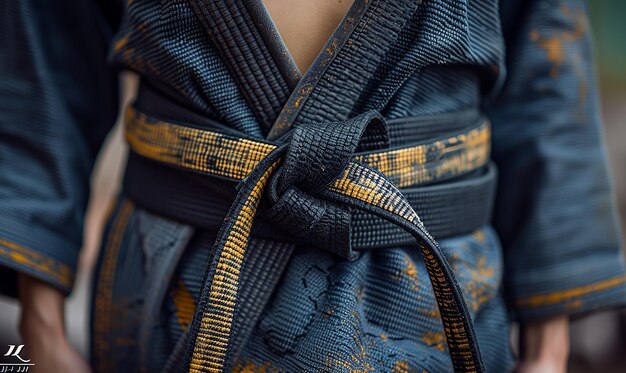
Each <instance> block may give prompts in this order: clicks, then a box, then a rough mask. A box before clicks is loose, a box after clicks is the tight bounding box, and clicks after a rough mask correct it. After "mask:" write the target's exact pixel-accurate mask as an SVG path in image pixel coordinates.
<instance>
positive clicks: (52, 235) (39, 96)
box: [0, 0, 118, 296]
mask: <svg viewBox="0 0 626 373" xmlns="http://www.w3.org/2000/svg"><path fill="white" fill-rule="evenodd" d="M109 3H113V2H109ZM103 4H104V2H103ZM116 14H117V11H116V9H114V8H113V7H111V6H109V7H108V8H107V10H106V11H104V10H103V9H102V8H101V7H100V6H99V5H98V4H96V3H94V2H93V1H87V0H68V1H49V0H3V1H0V292H1V293H2V294H5V295H12V296H14V295H15V294H16V278H17V276H16V274H17V272H23V273H27V274H29V275H31V276H34V277H36V278H39V279H41V280H43V281H46V282H48V283H50V284H51V285H53V286H55V287H56V288H58V289H60V290H61V291H63V292H64V293H66V294H67V293H69V291H70V290H71V287H72V282H73V277H74V271H75V268H76V262H77V256H78V253H79V249H80V247H81V243H82V225H83V217H84V211H85V206H86V203H87V199H88V191H89V177H90V172H91V169H92V165H93V162H94V158H95V156H96V153H97V151H98V149H99V147H100V145H101V143H102V141H103V138H104V137H105V136H106V134H107V132H108V130H109V129H110V127H111V126H112V124H113V123H114V121H115V116H116V114H117V101H118V97H117V96H118V92H117V78H116V75H115V74H114V73H113V72H112V71H111V70H110V69H109V68H108V67H107V63H106V57H107V56H106V54H107V49H108V48H107V44H108V41H109V40H110V39H111V36H112V35H111V32H112V27H113V24H114V22H115V19H116V18H115V17H116Z"/></svg>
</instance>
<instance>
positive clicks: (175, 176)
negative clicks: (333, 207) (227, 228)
mask: <svg viewBox="0 0 626 373" xmlns="http://www.w3.org/2000/svg"><path fill="white" fill-rule="evenodd" d="M496 178H497V172H496V168H495V166H494V165H493V164H488V165H487V166H485V167H484V168H481V169H479V170H476V171H475V172H473V173H472V174H471V175H468V176H465V177H463V178H461V179H460V180H452V181H448V182H445V183H442V184H434V185H425V186H417V187H412V188H404V189H401V191H402V193H403V194H404V196H405V197H406V199H407V201H408V202H409V203H410V204H411V206H412V207H413V209H414V210H415V211H416V212H417V213H418V214H419V216H420V217H421V218H422V221H423V222H424V225H425V226H426V227H427V228H428V231H429V232H430V233H431V234H432V235H433V236H434V237H435V238H437V239H443V238H447V237H454V236H458V235H461V234H465V233H470V232H473V231H475V230H476V229H479V228H481V227H483V226H484V225H485V224H488V223H489V221H490V219H491V211H492V205H493V200H494V196H495V187H496ZM123 188H124V194H125V195H127V196H128V197H130V198H131V199H132V200H133V201H134V202H135V203H136V204H137V205H138V206H141V207H142V208H144V209H146V210H149V211H152V212H154V213H156V214H159V215H162V216H166V217H169V218H171V219H174V220H177V221H180V222H183V223H185V224H190V225H193V226H196V227H199V228H203V229H208V230H213V231H217V230H218V229H219V227H220V226H221V225H222V223H223V221H224V217H225V216H226V214H227V213H228V208H229V205H228V204H227V203H225V201H231V200H232V199H233V198H234V196H235V192H236V190H235V184H234V183H232V182H228V181H224V180H217V179H207V178H206V177H205V176H202V175H198V174H195V173H191V172H188V171H185V170H182V169H180V168H176V167H171V166H168V165H164V164H160V163H157V162H154V161H151V160H148V159H146V158H143V157H141V156H139V155H137V154H136V153H134V152H131V153H130V155H129V159H128V164H127V167H126V175H125V178H124V186H123ZM352 229H353V231H352V237H351V242H352V247H353V249H355V250H367V249H377V248H385V247H394V246H405V245H411V244H413V243H414V241H415V239H414V238H413V237H412V236H411V235H410V234H408V233H407V232H405V231H404V230H403V229H401V228H399V227H397V226H396V225H394V224H391V223H389V222H388V221H386V220H384V219H382V218H380V217H378V216H376V215H372V214H370V213H366V212H363V211H361V210H355V211H353V212H352ZM253 234H254V235H255V236H258V237H262V238H273V239H279V240H287V241H289V240H296V239H295V238H293V237H290V236H289V235H288V234H285V233H284V232H281V231H280V230H278V229H275V228H273V227H272V224H271V223H270V222H268V221H267V220H265V219H263V216H262V212H261V216H260V217H259V219H258V220H257V221H256V224H255V226H254V228H253ZM296 242H297V240H296Z"/></svg>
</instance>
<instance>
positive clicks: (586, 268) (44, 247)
mask: <svg viewBox="0 0 626 373" xmlns="http://www.w3.org/2000/svg"><path fill="white" fill-rule="evenodd" d="M357 1H360V0H357ZM370 2H371V3H373V4H377V5H380V4H382V5H385V3H386V2H384V1H375V0H370ZM387 4H388V3H387ZM500 5H501V7H500ZM121 8H122V5H121V4H120V2H114V1H108V2H105V1H99V2H96V1H91V2H90V1H86V0H71V1H69V0H68V1H65V2H63V4H57V3H52V2H50V1H43V0H5V1H2V2H1V3H0V212H1V213H0V265H1V266H2V267H1V268H0V284H1V286H2V288H3V291H4V292H6V293H9V294H10V293H14V291H15V271H22V272H26V273H29V274H31V275H33V276H36V277H38V278H40V279H42V280H44V281H47V282H49V283H51V284H52V285H54V286H56V287H58V288H59V289H61V290H63V291H64V292H69V291H70V289H71V285H72V279H73V273H74V270H75V266H76V258H77V255H78V252H79V249H80V246H81V237H82V220H83V217H84V209H85V204H86V201H87V196H88V189H89V175H90V171H91V167H92V164H93V160H94V158H95V156H96V154H97V152H98V149H99V147H100V144H101V143H102V141H103V139H104V137H105V136H106V134H107V132H108V131H109V129H110V127H111V126H112V124H113V122H114V117H115V114H116V112H117V84H116V83H117V78H116V75H115V73H114V71H113V69H112V68H111V65H112V66H114V67H115V68H117V69H128V70H132V71H135V72H136V73H138V74H139V75H140V76H141V78H142V82H143V84H148V85H150V86H152V87H154V88H155V89H156V90H158V91H160V92H161V93H162V94H163V95H164V96H165V97H168V98H169V99H171V100H172V102H175V103H176V104H178V105H180V107H181V108H184V109H185V110H186V111H187V112H188V113H192V114H193V115H195V116H198V117H206V118H211V119H214V120H217V121H220V122H222V123H225V124H226V125H227V126H229V127H231V128H232V129H234V130H236V131H240V132H242V133H245V134H247V135H249V136H253V137H259V138H260V137H262V136H263V135H264V134H265V133H266V129H265V128H264V127H263V126H262V125H261V124H260V123H259V121H258V119H257V118H258V115H259V114H258V112H256V111H255V110H253V108H251V107H250V106H249V104H248V103H247V101H246V95H245V94H244V93H242V92H241V91H240V88H239V86H238V85H237V83H236V81H235V80H234V79H233V78H232V76H231V71H230V70H229V69H228V68H227V65H226V64H225V62H224V61H223V60H222V59H221V57H220V53H218V51H217V50H216V48H215V47H214V46H213V45H212V44H211V42H210V41H209V39H208V35H207V34H206V33H205V32H204V30H203V27H202V25H201V22H200V21H199V20H198V18H197V15H196V14H195V13H194V11H193V9H192V8H191V6H190V5H189V2H188V1H187V0H171V1H151V0H134V1H131V2H129V4H128V5H127V6H126V11H125V15H124V17H123V19H122V18H120V16H121V11H120V10H121ZM261 10H262V9H261ZM261 10H259V11H261ZM258 16H259V19H265V21H267V19H266V18H263V17H264V16H263V15H262V14H258ZM120 21H121V22H120ZM379 21H380V22H381V24H384V21H385V20H379ZM264 27H267V23H264ZM388 27H391V26H388ZM113 33H116V36H115V37H114V38H113ZM279 47H280V45H278V46H277V45H274V46H273V47H272V48H278V49H280V48H279ZM272 48H270V52H272V51H273V50H274V49H272ZM107 53H109V61H110V63H111V65H109V64H107V63H106V55H107ZM273 56H274V59H277V60H278V59H279V58H278V57H276V56H275V53H273ZM283 57H284V58H287V59H288V56H287V57H285V56H284V55H283ZM349 57H350V55H349V54H348V55H347V56H346V58H348V59H347V61H348V62H347V65H346V66H351V68H352V69H354V71H357V72H358V64H352V65H351V64H350V63H352V62H351V61H350V59H349ZM376 58H377V60H379V61H378V62H379V63H378V64H377V65H376V66H375V69H373V70H371V71H370V70H368V71H367V74H368V76H369V78H368V80H367V82H366V84H364V85H362V86H359V87H353V86H351V84H350V81H351V80H350V75H349V74H353V73H354V72H353V70H346V73H345V74H346V76H343V75H342V73H343V71H342V70H341V69H336V70H337V71H335V70H332V69H331V70H329V71H330V74H332V75H330V76H331V77H332V78H333V79H334V83H335V84H330V83H328V82H330V81H332V80H333V79H329V80H328V82H326V83H324V84H326V85H324V84H322V85H320V87H323V89H320V90H319V91H314V92H313V93H312V94H311V96H310V97H309V100H310V102H308V103H307V104H306V105H311V109H309V110H305V111H304V113H305V114H303V120H304V119H306V120H307V121H319V120H321V119H328V118H325V116H327V115H335V116H341V115H344V116H356V115H358V114H361V113H363V112H365V111H367V110H369V109H377V110H380V111H381V112H382V113H383V115H384V116H385V118H386V119H401V118H406V117H422V116H429V115H440V114H446V113H455V112H461V111H466V110H477V109H480V110H483V111H484V112H486V113H487V115H488V116H489V117H490V118H491V120H492V129H493V158H494V160H495V162H496V163H497V165H498V166H499V174H500V183H499V186H498V200H497V203H496V208H495V214H494V218H493V226H494V227H495V230H494V229H492V228H491V227H489V226H487V227H485V228H483V229H481V230H479V231H477V232H475V233H474V234H473V235H466V236H461V237H455V238H451V239H447V240H444V241H442V242H441V245H442V247H443V248H444V251H445V252H446V255H447V256H448V259H449V260H450V262H451V263H452V264H453V267H454V268H455V271H457V274H458V275H457V276H458V277H459V279H460V283H461V287H462V288H463V290H464V293H465V295H466V297H467V299H468V303H469V304H470V305H471V306H472V308H473V312H474V314H473V317H474V322H475V327H476V331H477V334H478V339H479V342H480V344H481V350H482V352H483V355H484V358H485V363H486V365H487V368H488V369H489V370H492V371H503V370H506V369H507V368H508V367H509V366H510V363H511V360H510V352H509V349H508V346H507V341H508V339H507V333H508V327H507V325H508V321H509V315H511V316H512V317H514V318H516V319H519V320H532V319H541V318H546V317H550V316H552V315H555V314H564V313H565V314H581V313H584V312H588V311H592V310H597V309H602V308H606V307H613V306H623V305H624V304H626V277H625V275H624V261H623V258H622V255H621V253H620V243H619V239H618V236H619V235H618V229H617V225H616V218H615V215H616V213H615V208H614V202H613V196H612V193H611V187H610V182H609V176H608V171H607V166H606V156H605V154H604V149H603V144H602V140H601V122H600V119H599V112H598V110H599V107H598V95H597V86H596V83H595V77H594V73H593V65H592V56H591V50H590V43H589V27H588V22H587V17H586V8H585V5H584V2H583V1H582V0H532V1H522V0H515V1H513V0H508V1H502V2H501V4H499V2H498V1H497V0H472V1H469V0H467V1H456V0H424V1H422V2H421V3H420V4H419V5H418V6H417V8H416V11H415V13H414V14H413V15H412V16H411V19H410V20H409V21H408V22H407V24H406V25H405V26H404V27H403V28H402V30H400V32H399V35H398V38H397V39H396V40H395V41H394V45H392V46H390V47H389V48H388V52H387V53H385V54H384V55H380V56H377V57H376ZM278 63H279V64H280V63H282V67H283V69H281V71H288V69H284V67H285V66H287V65H288V64H289V61H282V62H280V61H279V62H278ZM355 66H356V67H355ZM298 78H299V76H298ZM305 78H306V75H305ZM327 83H328V84H327ZM336 87H341V90H343V91H345V92H349V93H350V95H346V97H341V98H342V99H345V100H351V105H352V108H351V112H349V113H347V112H345V113H344V112H336V110H334V109H333V107H332V105H333V100H335V99H337V96H336V95H334V93H333V94H330V93H329V92H333V89H336ZM341 90H340V93H341ZM353 91H354V92H353ZM173 119H176V118H173ZM337 119H346V118H330V120H328V121H335V120H337ZM391 133H394V131H393V130H392V131H391ZM401 141H402V139H394V138H392V139H391V142H392V143H399V142H401ZM219 187H220V188H221V187H223V185H221V184H220V186H219ZM209 188H210V187H209ZM216 188H217V186H216ZM125 206H127V205H124V204H120V206H118V208H117V210H116V212H115V213H114V215H113V216H114V217H116V216H117V217H119V216H121V217H122V218H125V219H126V218H127V219H129V220H128V221H126V220H125V219H122V221H123V222H125V224H122V225H123V226H124V230H123V234H122V233H119V234H121V235H122V236H123V237H124V240H122V242H121V243H120V244H121V248H120V246H117V249H115V250H114V251H115V252H117V250H119V253H120V254H119V255H120V257H121V258H122V257H123V258H128V260H126V261H120V262H119V263H124V264H125V266H122V265H121V264H120V267H119V268H118V271H117V275H116V276H117V277H116V280H115V281H117V282H115V281H114V282H115V284H116V285H115V286H112V287H111V288H110V291H112V292H113V293H114V294H113V295H112V296H113V298H114V299H117V300H119V299H122V300H125V301H124V302H121V301H120V302H121V303H120V304H122V305H124V304H125V305H127V306H128V307H120V308H118V309H117V312H118V313H115V312H114V311H110V312H112V313H111V314H110V315H109V317H113V318H116V317H119V319H118V320H119V321H120V322H119V323H118V324H116V325H113V326H111V325H109V327H110V328H109V329H107V325H104V326H102V325H103V324H102V323H100V324H98V322H99V321H98V320H99V319H98V318H96V319H94V325H96V324H98V325H100V326H99V328H100V329H98V328H96V329H95V330H96V331H99V332H103V333H104V334H105V337H106V338H109V339H107V341H108V343H109V344H108V346H109V347H107V348H108V349H107V348H105V349H103V350H102V351H101V352H99V353H100V354H101V355H97V356H96V357H97V358H100V360H98V361H99V362H100V363H99V364H103V365H102V366H99V367H98V366H97V368H98V370H99V371H112V370H110V369H109V368H111V367H117V368H118V370H117V371H121V370H120V369H122V368H121V367H125V369H128V371H135V368H136V367H137V366H139V364H147V365H148V366H149V369H148V368H146V369H147V370H155V369H159V368H160V367H162V366H163V364H165V363H166V360H167V358H168V356H169V355H170V354H171V351H172V349H174V346H175V345H176V342H177V341H178V340H180V338H182V335H183V334H184V328H185V327H186V325H187V324H186V322H187V321H188V320H187V318H185V317H184V316H185V313H184V312H181V307H180V306H181V304H180V303H177V300H180V294H181V292H183V293H184V291H183V290H181V289H188V290H187V291H188V294H189V296H188V297H187V296H186V295H185V296H183V298H184V299H185V300H186V301H189V300H190V301H189V302H190V303H189V302H188V303H184V304H186V305H189V304H191V305H192V308H193V300H194V299H197V298H198V292H199V290H200V283H201V282H202V278H201V276H202V272H203V270H204V267H205V265H206V261H207V259H206V258H208V257H210V246H211V243H212V242H211V241H210V237H212V236H211V234H210V233H206V232H205V233H202V234H203V235H204V236H195V238H194V240H191V244H189V245H188V247H187V249H186V251H185V253H184V254H180V255H182V259H181V260H180V263H179V265H178V268H177V269H176V271H175V273H174V274H172V275H171V277H172V278H171V279H168V282H167V283H161V284H158V285H159V286H161V287H166V288H167V289H168V291H167V292H166V293H165V294H164V295H162V296H160V298H159V297H156V296H154V299H156V298H159V299H162V303H161V304H160V310H159V312H158V315H157V316H155V318H156V319H157V321H155V322H154V324H150V325H147V326H145V327H144V329H142V330H145V331H148V332H149V333H152V335H153V336H154V338H148V337H145V336H144V337H142V338H143V339H142V341H143V342H144V343H147V344H148V346H143V347H141V348H143V349H144V350H141V351H152V352H154V356H150V355H148V356H149V357H145V356H144V357H143V358H140V357H139V356H141V353H140V350H139V348H140V347H139V346H137V345H135V344H133V343H128V338H130V336H132V335H133V333H134V330H135V329H134V328H135V327H136V326H134V324H133V323H134V322H136V321H137V320H139V319H141V315H143V314H145V312H146V311H145V310H143V309H141V307H138V306H137V304H139V303H140V302H141V301H142V300H144V296H147V295H146V294H147V293H146V292H145V288H144V287H147V286H153V285H155V284H156V283H155V282H152V283H146V279H144V277H142V276H139V274H140V273H142V272H141V271H142V270H145V269H146V268H157V267H158V266H157V267H152V266H148V264H146V261H145V260H146V258H152V257H155V255H156V254H155V253H154V252H153V251H151V250H149V249H145V248H146V247H148V248H149V247H153V246H154V245H157V246H158V244H157V243H154V242H152V241H150V242H148V241H145V242H144V241H142V239H143V238H145V237H147V236H154V237H161V238H162V236H159V235H158V234H157V232H156V231H155V230H156V229H163V228H162V227H163V226H164V225H165V226H168V227H169V226H171V227H173V228H171V230H170V231H168V232H167V233H168V234H169V235H170V236H171V242H173V244H172V247H173V246H176V245H179V246H180V245H182V244H181V243H182V242H183V241H184V240H185V239H189V237H188V236H189V235H190V232H191V231H193V227H189V226H185V225H182V224H178V223H175V222H167V221H165V219H163V218H162V217H158V216H150V217H145V218H141V217H137V215H145V216H148V215H149V214H148V213H147V212H145V211H143V210H141V209H139V208H132V209H131V208H130V207H125ZM128 214H130V215H128ZM127 215H128V216H127ZM129 216H131V217H129ZM141 219H143V220H144V221H149V222H150V224H147V223H141V224H140V223H137V222H138V221H141ZM153 220H154V221H158V222H160V223H154V222H153ZM118 221H119V219H118ZM164 221H165V222H164ZM120 224H121V223H120ZM126 226H128V227H127V228H126ZM112 227H115V222H112ZM142 227H143V228H142ZM159 227H161V228H159ZM120 229H121V228H120ZM113 231H115V230H114V229H113ZM496 233H497V234H496ZM116 237H118V236H117V235H113V236H111V238H109V239H108V241H107V242H114V243H115V242H117V241H116V240H117V238H116ZM198 237H200V238H198ZM207 237H209V238H207ZM498 237H499V239H498ZM161 238H159V239H161ZM499 240H501V242H502V247H500V243H499ZM185 242H186V241H185ZM118 243H119V242H118ZM175 244H176V245H175ZM271 246H272V245H271V244H267V247H268V250H269V249H271ZM112 247H115V245H113V244H110V245H107V244H105V245H104V248H105V252H104V253H103V255H104V256H103V258H106V255H107V252H113V251H111V250H113V249H111V248H112ZM137 248H144V249H143V250H141V249H140V250H137ZM178 249H181V248H180V247H179V248H178ZM107 250H108V251H107ZM181 250H182V249H181ZM136 255H143V256H145V258H144V257H137V256H136ZM158 258H161V259H158V261H159V263H161V264H163V263H165V260H164V259H162V257H161V256H158ZM102 260H105V259H102ZM111 263H113V264H111V265H114V266H115V265H117V264H118V262H116V261H113V262H111ZM425 272H426V271H425V269H424V268H423V264H422V262H421V261H420V259H419V258H418V254H417V253H416V252H415V251H412V250H407V249H406V248H393V249H390V250H385V251H380V252H373V253H368V254H367V255H363V256H362V257H360V258H358V259H357V260H355V261H354V262H350V263H348V262H345V261H342V260H339V259H338V258H337V257H335V256H332V255H331V254H328V253H321V252H319V251H317V250H313V249H312V248H308V247H300V248H298V253H297V255H296V256H294V258H293V259H292V261H291V262H290V263H289V266H288V268H287V271H286V273H285V275H284V277H283V280H282V282H281V285H280V287H279V288H278V289H277V291H276V293H275V294H274V297H273V299H272V303H271V304H270V306H269V307H268V309H267V311H266V313H265V314H264V315H263V317H262V320H261V322H260V323H259V325H258V326H257V328H256V329H255V331H254V336H253V338H251V340H250V341H249V343H248V344H247V346H246V347H245V349H244V351H242V353H241V358H240V361H239V362H238V365H237V367H236V368H237V369H238V370H245V369H248V371H254V370H255V369H257V370H260V369H266V370H270V369H276V370H277V371H298V370H301V369H305V368H306V369H310V370H315V369H323V368H324V367H325V368H326V369H328V370H332V371H342V370H348V369H349V368H350V367H352V368H355V369H356V368H358V369H362V370H364V371H367V370H370V371H371V370H373V371H394V370H395V371H408V369H409V368H413V367H420V368H424V369H428V370H429V371H431V370H433V371H445V370H448V369H449V367H450V365H449V364H450V363H449V358H448V356H447V353H446V351H445V341H443V340H442V334H441V326H440V322H439V319H438V318H437V310H436V308H435V306H434V298H433V296H432V291H431V289H430V286H429V282H428V278H427V277H426V275H425ZM133 276H138V277H133ZM146 278H148V277H146ZM169 280H171V281H169ZM102 283H103V284H105V285H106V283H105V282H102ZM125 283H128V284H131V285H132V286H128V287H124V286H123V284H125ZM180 284H183V285H180ZM502 285H504V286H503V288H502ZM155 291H156V290H155ZM502 291H503V292H502ZM505 303H506V305H505ZM155 307H159V306H158V305H155ZM507 307H508V309H509V312H507V310H506V308H507ZM103 312H105V311H103ZM106 312H108V311H106ZM181 315H182V316H181ZM181 326H182V327H181ZM102 328H104V329H102ZM124 328H127V329H124ZM103 330H104V331H103ZM107 331H108V332H107ZM107 333H108V334H107ZM99 335H101V334H99ZM119 336H121V337H124V338H121V337H120V338H117V337H119ZM322 341H324V343H322ZM98 346H100V345H97V346H96V347H98ZM100 347H101V346H100ZM113 350H114V351H125V353H124V354H114V353H113V352H111V351H113ZM111 356H117V359H122V360H115V361H114V360H111V364H114V365H111V366H107V365H106V364H105V363H103V362H102V361H104V360H106V359H111ZM393 356H396V357H397V358H392V357H393ZM152 358H153V359H152ZM103 359H104V360H103ZM424 359H425V360H424ZM148 360H149V361H148ZM144 366H145V365H144ZM264 367H265V368H264ZM405 367H406V369H407V370H402V369H403V368H405ZM111 369H113V368H111ZM270 371H271V370H270Z"/></svg>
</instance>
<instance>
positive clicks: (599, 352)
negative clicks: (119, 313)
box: [0, 0, 626, 373]
mask: <svg viewBox="0 0 626 373" xmlns="http://www.w3.org/2000/svg"><path fill="white" fill-rule="evenodd" d="M589 7H590V14H591V20H592V21H591V23H592V25H591V26H592V29H593V33H594V37H595V41H596V43H595V46H596V56H597V65H598V76H599V79H600V85H601V96H602V105H603V116H604V122H605V139H606V143H607V148H608V153H609V158H610V162H611V166H612V170H613V177H614V180H615V188H616V191H617V196H618V205H619V211H620V215H621V222H622V223H621V224H622V232H626V224H624V222H626V167H625V166H626V146H625V145H626V68H625V67H626V43H625V42H624V40H623V36H624V35H626V23H624V21H623V19H624V17H625V16H626V1H623V0H590V1H589ZM123 80H124V92H125V97H124V100H125V101H126V102H127V101H128V100H129V99H130V98H131V96H132V93H133V92H134V90H135V88H134V87H135V86H136V81H135V77H134V76H131V75H125V76H124V79H123ZM126 152H127V150H126V148H125V145H124V144H123V141H122V136H121V132H120V128H119V125H118V126H116V129H115V131H113V132H112V133H111V134H110V136H109V138H108V139H107V142H106V144H105V148H104V149H103V152H102V153H101V155H100V157H99V160H98V163H97V167H96V172H95V173H94V175H93V178H92V186H93V191H92V198H91V200H90V203H89V211H88V214H87V229H86V232H85V247H84V249H83V251H82V254H81V255H82V256H81V260H80V271H79V274H78V278H77V281H76V287H75V289H74V292H73V293H72V295H71V297H70V298H69V300H68V304H67V307H66V317H67V324H68V325H67V329H68V334H69V336H70V339H71V340H72V342H73V343H74V345H75V346H77V347H78V348H79V350H80V351H82V352H83V353H85V354H87V352H88V334H87V333H88V331H89V327H88V315H89V309H88V308H89V289H90V288H91V278H90V273H91V270H92V268H93V265H94V262H95V259H96V255H97V251H98V244H99V241H100V236H101V232H102V225H103V220H104V216H105V214H106V212H107V211H108V210H109V206H110V205H111V203H112V201H113V198H114V197H115V196H116V195H117V192H118V190H119V182H120V176H121V173H122V164H123V161H124V159H125V157H126ZM624 241H625V242H626V237H624ZM0 315H1V317H0V345H6V344H9V343H11V344H16V343H18V341H19V335H18V333H17V325H18V320H19V307H18V305H17V304H16V303H15V302H14V301H12V300H10V299H6V298H1V297H0ZM571 345H572V354H571V359H570V369H569V370H570V371H571V372H576V373H577V372H603V373H611V372H626V353H625V352H626V311H607V312H603V313H598V314H594V315H591V316H587V317H584V318H582V319H580V320H576V321H574V322H573V326H572V334H571Z"/></svg>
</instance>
